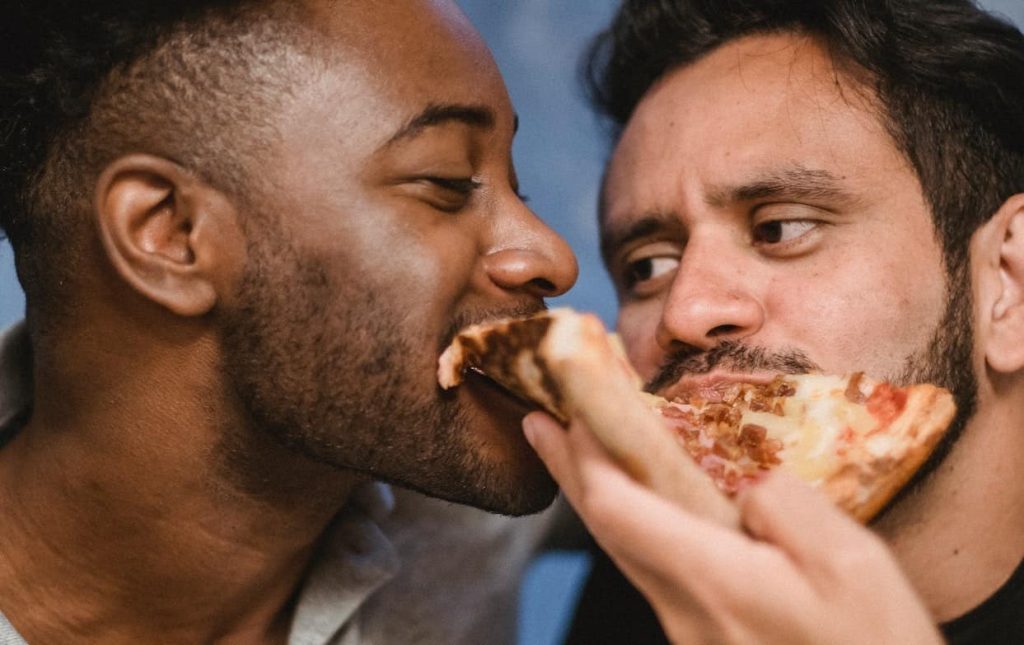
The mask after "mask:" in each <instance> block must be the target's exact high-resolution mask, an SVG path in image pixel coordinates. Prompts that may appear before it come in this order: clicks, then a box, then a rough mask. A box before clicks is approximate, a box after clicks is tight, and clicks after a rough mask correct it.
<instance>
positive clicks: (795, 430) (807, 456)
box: [741, 376, 885, 483]
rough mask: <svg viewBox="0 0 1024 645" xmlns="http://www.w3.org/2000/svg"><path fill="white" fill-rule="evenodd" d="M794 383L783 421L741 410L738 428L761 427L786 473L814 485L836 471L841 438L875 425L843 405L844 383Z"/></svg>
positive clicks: (828, 379) (831, 379) (821, 379)
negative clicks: (776, 445) (774, 443)
mask: <svg viewBox="0 0 1024 645" xmlns="http://www.w3.org/2000/svg"><path fill="white" fill-rule="evenodd" d="M798 383H799V385H798V388H797V391H796V393H795V394H794V395H793V396H791V397H786V398H785V399H784V408H783V411H784V413H785V416H778V415H775V414H772V413H770V412H755V411H751V410H744V412H743V420H742V421H741V423H742V424H748V423H753V424H756V425H759V426H762V427H764V428H765V429H766V430H767V431H768V436H769V437H772V438H774V439H777V440H778V441H780V442H781V443H782V446H783V447H782V450H781V451H780V454H779V456H780V457H781V458H782V460H783V462H784V463H786V464H787V465H788V467H789V468H790V470H792V471H793V472H794V473H795V474H796V475H797V476H799V477H800V478H801V479H803V480H805V481H808V482H811V483H816V482H818V481H820V480H821V479H823V478H824V477H827V476H828V475H830V474H831V473H832V472H834V470H835V469H836V467H837V463H838V455H837V449H841V448H842V446H843V445H845V442H846V439H844V435H845V436H849V435H850V434H852V435H853V437H856V438H862V437H863V436H864V435H865V434H867V433H868V432H870V431H871V430H872V429H874V427H875V420H874V418H873V417H872V416H871V415H870V414H869V413H868V412H867V411H866V410H865V409H864V408H863V406H859V405H845V403H846V397H845V391H846V385H847V380H846V379H845V378H843V377H836V376H815V377H810V378H804V379H801V380H800V381H798ZM794 421H797V423H794ZM847 429H849V430H847ZM861 440H862V439H861ZM874 447H875V448H877V449H880V450H884V449H885V446H884V445H878V446H874Z"/></svg>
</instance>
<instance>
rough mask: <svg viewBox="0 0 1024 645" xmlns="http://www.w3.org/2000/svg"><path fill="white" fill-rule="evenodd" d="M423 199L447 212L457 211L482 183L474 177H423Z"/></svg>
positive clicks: (419, 182) (420, 180)
mask: <svg viewBox="0 0 1024 645" xmlns="http://www.w3.org/2000/svg"><path fill="white" fill-rule="evenodd" d="M417 183H418V184H419V185H420V186H422V188H423V190H422V192H421V197H420V198H421V199H423V200H425V201H426V202H427V203H428V204H430V205H431V206H433V207H434V208H436V209H438V210H441V211H444V212H446V213H457V212H459V211H461V210H462V209H463V208H465V207H466V205H467V204H468V203H469V199H470V197H472V196H473V193H474V192H475V191H476V190H477V189H478V188H480V187H481V186H482V185H483V184H481V183H480V182H479V181H477V180H476V179H473V178H472V177H421V178H419V180H418V181H417Z"/></svg>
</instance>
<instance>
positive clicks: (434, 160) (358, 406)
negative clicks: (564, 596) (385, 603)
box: [225, 0, 576, 514]
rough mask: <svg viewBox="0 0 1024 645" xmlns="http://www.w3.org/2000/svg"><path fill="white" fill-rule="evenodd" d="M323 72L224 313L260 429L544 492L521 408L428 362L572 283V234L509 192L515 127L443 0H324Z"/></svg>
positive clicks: (413, 472)
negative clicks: (473, 330) (447, 381)
mask: <svg viewBox="0 0 1024 645" xmlns="http://www.w3.org/2000/svg"><path fill="white" fill-rule="evenodd" d="M313 13H314V19H315V22H316V28H317V30H318V31H320V32H322V34H323V39H324V52H323V61H322V65H323V68H322V70H318V73H316V74H314V75H313V76H314V78H315V80H314V81H313V82H310V83H302V84H300V85H299V86H298V87H297V88H296V89H295V93H294V101H293V102H292V104H291V106H290V108H289V109H288V110H286V113H285V114H283V115H281V117H280V123H279V127H278V130H279V133H280V139H279V141H278V142H277V144H276V145H275V146H274V149H273V150H272V151H271V154H270V155H269V156H268V158H266V159H264V160H261V161H260V164H261V168H260V169H259V170H258V172H259V173H260V174H261V175H262V176H264V177H265V178H266V183H265V185H264V187H263V188H261V189H259V191H258V192H259V195H258V196H254V197H252V198H250V201H251V202H253V203H254V205H255V209H254V210H255V211H256V212H253V213H250V214H249V217H248V218H247V220H246V221H245V228H246V233H247V237H248V243H249V246H248V264H247V269H246V272H245V277H244V278H243V280H242V282H241V285H240V287H239V291H238V294H237V298H236V299H235V300H234V301H233V302H232V303H231V304H230V306H229V307H227V309H228V310H229V311H228V312H227V313H226V316H225V320H226V333H225V356H226V359H225V360H226V362H227V368H228V371H229V374H230V376H231V378H232V382H233V386H234V389H235V391H236V392H237V394H238V395H239V396H240V398H241V400H242V403H243V405H244V406H245V408H246V411H247V413H248V414H249V415H250V416H251V417H252V420H253V421H254V425H255V426H256V427H257V428H260V429H263V430H267V431H270V432H272V433H274V434H275V436H277V437H278V438H279V439H281V440H282V441H283V442H285V443H287V444H288V445H289V446H291V447H292V448H294V449H297V450H300V451H302V452H303V453H305V454H307V455H309V456H310V457H312V458H314V459H316V460H318V461H321V462H326V463H330V464H333V465H336V466H338V467H342V468H347V469H355V470H358V471H361V472H365V473H369V474H371V475H373V476H375V477H378V478H381V479H385V480H389V481H393V482H397V483H400V484H403V485H406V486H409V487H412V488H415V489H419V490H422V491H424V492H427V493H429V494H432V495H435V496H439V497H443V498H447V499H451V500H453V501H458V502H462V503H468V504H472V505H476V506H480V507H484V508H487V509H490V510H497V511H500V512H505V513H514V514H517V513H524V512H530V511H536V510H539V509H540V508H543V507H544V506H546V505H547V504H548V503H549V502H550V500H551V499H552V497H553V495H554V490H555V487H554V485H553V483H552V482H551V481H550V479H549V477H548V476H547V474H546V472H545V470H544V468H543V466H542V465H541V463H540V462H539V460H538V459H537V458H536V457H535V456H534V455H533V453H532V451H531V450H530V449H529V447H528V446H527V444H526V443H525V441H524V440H523V438H522V437H521V435H520V433H519V420H520V418H521V416H522V414H523V410H522V409H521V408H520V407H519V405H518V404H517V403H515V402H513V401H512V400H511V399H509V398H508V397H507V396H506V395H504V394H500V393H498V392H497V391H496V390H494V389H492V388H491V387H489V386H488V385H487V384H485V383H483V382H481V381H479V380H476V379H471V381H470V382H469V383H468V385H467V386H466V387H462V388H459V389H458V390H456V391H455V392H454V393H450V394H449V393H443V392H441V391H440V390H439V388H438V386H437V383H436V380H435V371H436V361H437V358H438V355H439V353H440V352H441V350H442V349H443V346H444V345H445V344H446V343H447V341H448V340H450V338H451V337H452V335H453V333H454V331H455V330H456V329H457V328H459V327H460V326H462V325H464V324H467V323H470V322H474V321H478V320H481V319H485V318H490V317H494V316H500V315H508V314H516V313H524V312H529V311H532V310H535V309H537V308H539V307H540V306H541V302H542V300H541V299H542V297H545V296H550V295H555V294H557V293H560V292H562V291H564V290H566V289H568V288H569V286H571V284H572V283H573V281H574V280H575V276H576V263H575V259H574V258H573V256H572V254H571V251H570V250H569V249H568V247H567V246H566V245H565V243H564V242H563V241H562V240H561V239H560V238H558V237H557V236H556V235H555V234H554V233H553V232H552V231H551V230H549V229H548V228H546V227H545V225H544V224H543V223H542V222H541V221H540V220H539V219H538V218H537V217H536V216H535V215H534V214H533V213H532V212H531V211H530V210H529V209H528V208H526V206H524V204H523V202H522V201H521V199H520V198H519V196H518V194H517V186H516V179H515V172H514V169H513V167H512V160H511V146H512V138H513V135H514V132H515V128H516V119H515V115H514V112H513V109H512V106H511V104H510V101H509V98H508V95H507V93H506V90H505V87H504V85H503V83H502V80H501V77H500V75H499V73H498V71H497V68H496V67H495V65H494V63H493V61H492V59H491V57H490V54H489V53H488V52H487V50H486V48H485V47H484V45H483V44H482V42H481V41H480V40H479V37H478V36H477V34H476V33H475V32H474V31H473V29H472V28H471V27H470V26H469V25H468V23H467V22H466V21H465V19H464V18H463V17H462V16H461V14H460V13H459V12H458V10H457V9H456V8H455V7H454V5H453V4H451V3H448V2H430V1H427V0H402V1H397V0H393V1H387V2H354V3H345V4H344V6H343V7H342V6H340V5H339V4H338V3H328V2H323V3H320V4H318V5H314V6H313Z"/></svg>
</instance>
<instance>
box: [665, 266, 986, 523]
mask: <svg viewBox="0 0 1024 645" xmlns="http://www.w3.org/2000/svg"><path fill="white" fill-rule="evenodd" d="M946 292H947V297H946V306H945V311H944V312H943V315H942V317H941V319H940V321H939V323H938V325H936V327H935V328H934V329H933V330H932V333H931V337H930V339H929V340H928V343H927V344H926V345H925V348H924V349H923V350H921V351H918V352H915V353H913V354H911V355H909V356H907V357H906V358H905V360H904V361H903V364H902V365H901V366H900V367H898V368H897V369H896V370H894V371H893V372H892V373H890V374H882V375H877V378H881V379H883V380H886V381H889V382H891V383H894V384H897V385H911V384H914V383H931V384H933V385H937V386H939V387H944V388H946V389H947V390H949V391H950V393H952V395H953V399H954V401H956V408H957V409H956V414H955V415H954V417H953V420H952V422H951V423H950V427H949V429H948V430H947V431H946V433H945V434H944V435H943V437H942V439H941V440H940V441H939V443H938V444H937V445H936V447H935V449H934V450H933V451H932V454H931V455H930V456H929V458H928V460H927V461H926V462H925V463H924V465H923V466H922V467H921V468H920V469H919V470H918V471H917V472H916V473H915V474H914V476H913V477H912V478H911V480H910V482H908V484H907V485H906V486H905V487H904V488H903V489H902V490H901V491H900V492H899V493H898V494H897V495H896V496H895V497H894V498H893V499H892V500H891V501H890V503H889V505H888V506H887V507H886V509H884V510H883V511H882V513H880V514H879V515H878V517H876V521H877V520H878V519H881V517H882V516H883V515H884V514H885V512H886V511H888V510H889V509H891V508H893V507H894V506H896V505H897V504H898V503H899V502H900V501H901V500H903V499H905V498H907V497H909V496H913V495H914V494H916V493H917V492H918V491H919V490H920V488H921V487H922V486H924V485H926V483H927V480H928V479H929V477H930V476H931V475H932V474H933V473H935V471H936V470H937V469H938V468H939V466H940V465H941V464H942V462H943V461H945V459H946V457H948V456H949V453H950V452H951V451H952V449H953V446H954V445H956V443H957V441H958V440H959V439H960V437H961V435H962V434H963V431H964V428H965V427H966V426H967V422H968V421H969V420H970V419H971V417H972V416H973V415H974V411H975V406H976V405H977V393H978V381H977V377H976V375H975V373H974V368H973V350H974V329H973V324H972V321H971V311H972V298H971V290H970V277H969V271H968V267H967V266H963V267H959V268H956V269H954V270H951V271H950V272H949V274H948V278H947V287H946ZM716 368H722V369H725V370H730V371H734V372H741V373H742V372H754V371H759V372H779V373H783V374H805V373H808V372H820V371H822V370H821V368H820V367H819V366H818V365H817V364H816V363H815V362H814V361H812V360H811V359H810V358H809V357H808V356H807V355H806V354H805V353H804V352H803V351H801V350H799V349H794V348H787V349H783V350H779V351H771V350H768V349H766V348H764V347H751V346H748V345H744V344H743V343H741V342H736V341H725V342H722V343H720V344H719V345H716V346H715V347H712V348H711V349H709V350H700V349H697V348H692V347H686V348H683V349H681V350H679V351H677V352H675V353H673V354H670V355H669V356H668V357H667V359H666V360H665V361H664V362H663V364H662V365H661V367H660V368H659V369H658V372H657V374H655V376H654V378H653V379H651V381H650V382H649V383H648V384H647V385H646V387H645V389H646V390H647V391H648V392H651V393H657V392H659V391H660V390H662V389H664V388H665V387H668V386H669V385H671V384H673V383H675V382H676V381H678V380H679V379H680V378H682V377H683V376H686V375H700V374H708V373H710V372H711V371H713V370H714V369H716ZM872 376H875V375H872Z"/></svg>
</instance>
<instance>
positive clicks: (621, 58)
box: [527, 0, 1024, 643]
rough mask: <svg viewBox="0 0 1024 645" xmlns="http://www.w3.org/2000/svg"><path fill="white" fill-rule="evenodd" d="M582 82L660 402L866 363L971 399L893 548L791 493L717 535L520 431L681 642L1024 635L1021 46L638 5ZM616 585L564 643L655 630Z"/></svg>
mask: <svg viewBox="0 0 1024 645" xmlns="http://www.w3.org/2000/svg"><path fill="white" fill-rule="evenodd" d="M590 70H591V72H592V78H593V90H594V96H595V99H596V102H597V105H598V106H599V108H600V109H601V110H602V111H604V112H605V113H606V114H608V115H609V116H610V117H611V118H612V120H613V121H614V123H615V124H616V125H617V130H616V146H615V151H614V153H613V155H612V158H611V161H610V163H609V166H608V169H607V174H606V177H605V181H604V186H603V192H602V199H601V216H600V224H601V234H602V245H603V252H604V257H605V261H606V263H607V266H608V269H609V272H610V274H611V276H612V278H613V280H614V282H615V284H616V288H617V292H618V296H619V304H620V313H619V319H618V330H619V332H620V333H621V335H622V338H623V340H624V341H625V345H626V347H627V351H628V353H629V356H630V358H631V359H632V361H633V363H634V364H635V365H636V366H637V368H638V370H639V371H640V373H641V374H642V375H643V376H644V377H645V378H646V379H648V382H649V388H650V389H651V390H655V391H659V390H661V389H663V388H665V387H667V386H670V385H672V384H674V383H678V382H681V381H686V382H689V383H691V384H692V385H694V386H701V385H705V386H707V385H711V384H712V383H720V382H723V381H728V380H730V379H734V380H735V379H742V378H744V377H745V376H747V375H755V376H756V375H763V374H767V373H774V372H780V371H782V372H786V371H807V370H822V371H825V372H831V373H848V372H853V371H865V372H868V373H870V374H873V375H875V376H878V377H882V378H887V379H891V380H895V381H898V382H901V383H908V382H916V381H930V382H933V383H936V384H939V385H942V386H945V387H947V388H949V389H950V390H951V391H952V392H953V394H954V396H955V398H956V401H957V404H958V406H959V410H958V414H957V417H956V419H955V421H954V423H953V427H952V429H951V430H950V432H949V434H948V436H946V437H945V439H944V441H943V443H942V445H941V446H940V447H939V449H938V450H937V451H936V453H935V455H934V457H933V458H932V459H931V461H930V462H929V463H928V464H927V466H926V467H925V468H924V469H923V471H922V472H921V473H920V474H919V475H918V476H917V478H916V480H915V481H914V483H913V485H911V486H910V487H909V488H908V489H907V490H906V491H904V494H902V495H901V496H900V497H899V498H898V499H897V500H895V501H894V502H893V503H892V504H891V505H890V506H889V508H888V509H887V510H886V511H885V512H884V514H883V515H882V516H881V517H880V518H879V519H878V520H877V521H876V522H875V523H874V524H873V527H872V528H873V529H874V531H875V532H876V533H877V535H878V536H880V537H882V538H883V539H884V540H885V542H886V543H887V545H888V552H887V551H886V549H883V548H880V547H879V546H878V544H877V543H876V542H875V541H874V539H873V538H872V536H871V535H870V534H869V533H868V532H867V531H863V530H861V529H858V528H857V527H855V526H853V525H852V522H849V521H848V520H845V519H844V518H841V517H837V516H836V515H835V513H833V512H831V510H830V509H829V508H827V507H826V506H824V505H822V504H821V503H820V502H818V501H816V500H815V499H814V498H813V497H809V496H808V495H807V494H806V491H804V490H803V489H802V488H801V487H799V486H795V485H793V484H792V483H786V482H784V481H783V482H780V481H778V480H775V479H770V480H769V483H767V484H765V485H761V486H755V487H754V488H753V489H752V490H751V491H750V492H749V493H748V494H747V495H746V496H745V497H744V498H743V499H742V500H741V504H740V506H741V510H742V513H743V514H744V522H745V526H746V529H747V531H748V533H749V537H742V538H741V537H740V536H736V535H734V534H731V533H729V532H728V531H725V530H723V529H718V528H716V527H709V526H705V525H704V523H703V522H702V521H701V520H699V519H698V518H695V517H693V516H692V515H689V514H687V513H685V511H684V510H681V509H667V508H666V505H665V504H664V503H661V502H660V501H659V500H657V499H655V498H653V497H652V496H651V495H650V494H649V493H647V492H645V491H643V490H642V489H640V488H639V487H637V486H635V485H634V484H633V483H632V482H631V481H630V480H629V479H628V478H626V477H623V476H621V473H619V472H618V471H617V469H615V468H614V465H613V464H611V463H610V462H608V461H607V459H606V458H604V456H603V455H602V454H601V451H600V450H596V449H595V448H594V445H593V441H592V440H590V439H589V437H588V435H587V433H586V430H585V429H584V428H582V427H581V426H579V425H577V426H574V427H573V428H572V429H571V431H570V433H569V434H568V435H564V434H562V433H559V432H554V431H552V427H551V425H550V424H546V423H545V421H544V420H543V419H538V418H534V417H528V423H527V426H528V428H527V429H528V433H529V436H530V437H531V438H532V441H533V442H534V443H535V444H536V446H537V447H538V449H539V451H540V452H541V454H542V455H543V456H544V458H545V460H546V461H547V462H548V464H549V466H550V468H551V470H552V472H553V473H554V474H555V476H556V478H557V479H559V481H560V482H561V483H562V485H563V488H564V489H565V490H566V491H567V494H568V495H569V498H570V499H571V500H573V501H574V502H575V503H576V504H578V505H579V510H580V513H581V515H582V516H583V517H584V519H585V520H587V521H588V522H589V524H590V526H591V528H592V530H593V531H594V534H595V536H596V538H597V540H598V541H599V542H600V543H601V544H602V545H603V546H604V547H605V548H606V549H607V550H608V552H609V553H610V555H611V556H612V557H613V558H614V559H615V560H616V562H617V563H618V564H619V565H620V566H621V567H622V568H623V570H624V571H625V572H626V574H627V575H629V576H630V577H631V578H632V580H633V582H634V583H636V584H637V585H638V586H639V588H640V589H641V590H642V591H643V592H644V594H645V595H646V596H647V597H648V599H649V600H650V601H651V602H652V604H653V606H654V609H655V610H656V611H657V612H658V616H659V618H661V620H662V623H663V625H664V626H665V627H666V629H667V630H668V633H669V636H670V637H671V638H672V639H673V640H674V641H679V642H702V641H711V642H754V641H757V642H830V643H831V642H873V643H875V642H912V639H915V638H919V639H923V640H928V639H931V638H935V637H936V635H935V634H934V633H931V634H929V632H930V631H931V630H932V628H930V627H929V625H928V622H929V620H931V621H934V622H935V623H941V624H942V626H943V631H944V632H945V635H946V636H947V637H948V638H949V639H950V640H951V641H952V642H957V643H960V642H964V643H967V642H971V643H993V642H1014V643H1017V642H1022V641H1024V610H1022V609H1021V607H1022V602H1024V595H1022V594H1024V571H1022V567H1021V561H1022V557H1024V475H1022V474H1021V470H1020V468H1019V462H1020V460H1021V458H1022V457H1024V432H1022V428H1024V342H1022V341H1024V36H1022V35H1021V33H1020V32H1019V31H1018V30H1017V29H1016V28H1014V27H1013V26H1011V25H1009V24H1006V23H1004V22H1001V21H1000V20H998V19H996V18H994V17H992V16H989V15H987V14H985V13H984V12H982V11H981V10H980V9H978V8H977V7H976V6H975V5H973V4H972V3H970V2H968V1H967V0H896V1H893V2H863V1H860V0H821V1H820V2H804V1H797V0H779V1H772V2H755V3H751V2H743V1H739V0H736V1H732V0H715V1H714V2H710V1H709V2H705V1H702V0H664V1H662V2H655V3H652V2H647V1H645V0H635V1H634V0H627V1H626V2H625V3H624V5H623V7H622V9H621V10H620V12H619V14H618V16H617V17H616V19H615V21H614V23H613V24H612V26H611V28H610V29H609V30H608V31H607V32H606V33H605V34H603V35H602V36H601V37H600V39H599V40H598V41H597V44H596V46H595V49H594V50H593V52H592V58H591V67H590ZM610 500H618V502H619V503H612V502H611V501H610ZM889 553H891V554H892V556H895V561H897V562H898V563H899V566H900V567H901V568H902V571H903V572H904V573H905V575H906V578H907V579H909V582H910V584H911V585H912V587H913V589H914V591H915V592H916V595H917V596H918V597H919V598H920V601H921V602H922V603H923V605H921V606H918V600H916V599H915V597H914V595H915V594H914V592H911V591H910V586H907V585H906V583H905V582H903V578H902V575H901V574H899V572H898V570H897V569H896V565H895V564H893V563H892V562H891V559H890V555H889ZM607 574H609V570H608V569H607V568H601V567H600V565H599V566H598V569H597V571H596V572H595V574H594V575H595V576H596V577H595V578H594V579H592V581H591V583H590V584H591V586H590V588H589V589H588V590H585V591H584V595H583V604H582V606H581V608H580V610H579V613H578V615H577V624H576V627H575V630H574V632H573V635H572V636H571V637H570V642H586V643H594V642H618V640H617V639H618V638H630V639H631V640H632V639H633V638H634V637H633V635H634V634H637V633H640V627H639V626H638V620H637V618H636V617H635V616H631V615H623V612H621V611H617V607H621V606H622V604H621V599H620V596H617V595H614V594H612V593H610V592H609V588H608V586H607V585H608V582H607V580H606V578H604V576H606V575H607ZM598 590H602V592H603V594H604V595H603V596H600V597H599V596H598V595H597V594H596V592H597V591H598ZM925 608H926V609H927V611H928V615H929V616H930V618H928V619H924V618H922V616H925V613H924V611H925ZM689 639H693V640H692V641H691V640H689ZM923 640H922V642H923Z"/></svg>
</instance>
